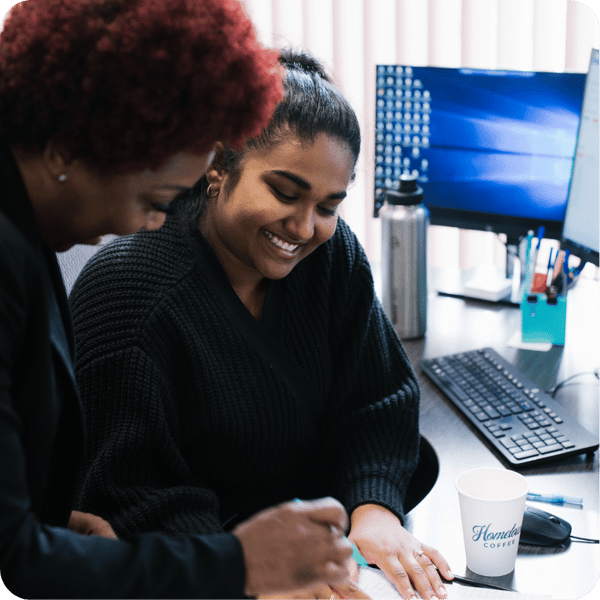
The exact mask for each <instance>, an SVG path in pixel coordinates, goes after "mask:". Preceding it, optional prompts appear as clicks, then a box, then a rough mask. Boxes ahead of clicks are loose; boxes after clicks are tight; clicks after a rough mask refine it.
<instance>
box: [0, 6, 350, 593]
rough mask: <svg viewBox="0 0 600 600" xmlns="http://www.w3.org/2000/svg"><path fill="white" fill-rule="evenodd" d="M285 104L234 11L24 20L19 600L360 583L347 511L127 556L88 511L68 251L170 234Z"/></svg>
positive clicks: (4, 524)
mask: <svg viewBox="0 0 600 600" xmlns="http://www.w3.org/2000/svg"><path fill="white" fill-rule="evenodd" d="M280 98H281V74H280V73H279V72H278V67H277V57H276V54H275V53H274V52H272V51H267V50H265V49H264V48H262V47H261V46H260V45H259V44H258V43H257V40H256V37H255V33H254V30H253V28H252V25H251V23H250V22H249V20H248V18H247V16H246V15H245V13H244V12H243V10H242V9H241V7H240V5H239V4H238V2H236V1H234V0H25V1H24V2H21V3H19V4H18V5H16V6H15V7H13V9H12V10H11V11H10V13H9V14H8V16H7V18H6V20H5V22H4V26H3V29H2V31H1V33H0V173H1V175H2V185H3V187H2V193H1V194H0V571H1V574H2V578H3V580H4V582H5V584H6V586H7V587H8V588H9V589H10V590H11V591H12V592H13V593H14V594H16V595H18V596H21V597H24V598H39V597H43V598H93V597H98V598H131V597H142V598H152V597H167V598H202V597H204V598H217V597H225V598H235V597H237V598H239V597H242V596H243V595H244V594H246V595H258V594H261V593H263V594H264V593H273V592H287V591H289V590H293V589H296V588H297V587H299V586H300V585H306V584H308V583H325V582H329V581H337V582H340V581H345V579H346V568H345V561H346V560H347V558H348V557H349V556H350V555H351V549H350V545H349V544H348V542H347V541H345V540H343V537H342V535H341V530H343V528H344V527H345V526H346V524H347V515H346V513H345V511H344V509H343V507H342V506H341V505H340V504H339V503H338V502H336V501H334V500H333V499H323V500H319V501H315V502H313V503H300V504H296V503H289V504H287V505H283V506H279V507H276V508H273V509H270V510H266V511H265V512H263V513H261V514H258V515H256V516H253V517H252V518H250V519H249V520H247V521H245V522H243V523H240V524H239V525H238V526H237V527H236V528H235V529H234V530H233V531H232V532H229V533H220V534H216V535H208V536H198V535H187V536H178V537H176V538H175V537H174V538H168V537H166V536H162V535H157V534H146V535H140V536H135V535H133V536H130V535H128V536H127V538H126V539H123V540H117V539H114V538H116V535H115V533H114V530H113V528H112V527H111V525H110V524H109V523H108V522H106V521H105V520H103V519H102V518H101V517H99V516H95V515H93V514H90V513H84V512H81V511H74V510H73V508H74V507H75V502H74V501H75V491H76V483H77V478H78V472H79V468H80V461H81V458H82V456H83V452H84V449H83V422H82V411H81V404H80V401H79V396H78V391H77V387H76V383H75V376H74V365H73V362H74V340H73V334H72V324H71V320H70V313H69V305H68V300H67V297H66V292H65V289H64V285H63V282H62V278H61V274H60V270H59V268H58V264H57V261H56V256H55V254H54V253H55V252H56V251H62V250H66V249H68V248H70V247H71V246H73V245H74V244H76V243H93V242H95V241H97V240H98V239H99V237H100V236H102V235H104V234H107V233H116V234H130V233H133V232H135V231H137V230H139V229H147V230H154V229H157V228H159V227H160V226H161V225H162V223H163V221H164V220H165V214H166V213H167V212H169V211H170V210H171V204H172V202H173V199H174V198H175V196H176V195H178V194H180V193H181V192H184V191H186V190H188V189H189V188H190V187H192V186H193V184H194V183H195V182H196V181H197V180H198V178H199V177H200V176H201V174H202V173H203V172H204V171H205V169H206V166H207V163H208V161H209V159H210V156H211V149H212V148H213V146H214V144H215V142H216V141H217V140H220V139H223V138H225V139H226V140H227V141H228V143H230V144H232V145H233V146H234V147H239V146H240V145H241V144H242V143H243V141H244V139H245V138H246V137H248V136H253V135H256V134H258V133H259V132H260V131H261V130H262V128H263V127H264V125H265V124H266V122H267V120H268V117H269V116H270V114H271V113H272V111H273V108H274V106H275V104H276V103H277V102H278V100H279V99H280ZM91 534H100V535H93V536H92V537H87V536H90V535H91ZM100 536H102V537H100ZM105 538H112V539H105ZM274 553H275V555H277V556H279V560H278V561H275V562H274V561H273V560H272V557H273V554H274Z"/></svg>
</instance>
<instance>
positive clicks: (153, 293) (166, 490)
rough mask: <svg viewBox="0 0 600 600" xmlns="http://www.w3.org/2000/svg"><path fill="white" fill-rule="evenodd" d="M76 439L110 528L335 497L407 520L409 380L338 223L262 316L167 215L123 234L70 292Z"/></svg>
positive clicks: (181, 527)
mask: <svg viewBox="0 0 600 600" xmlns="http://www.w3.org/2000/svg"><path fill="white" fill-rule="evenodd" d="M71 302H72V309H73V317H74V324H75V332H76V341H77V352H78V356H77V380H78V384H79V386H80V390H81V395H82V399H83V403H84V409H85V421H86V430H87V438H88V439H87V442H88V443H87V455H86V460H85V476H84V479H83V485H82V489H81V494H80V502H79V508H80V509H82V510H86V511H90V512H92V513H95V514H99V515H101V516H103V517H104V518H106V519H107V520H108V521H109V522H110V523H111V524H112V525H113V527H114V529H115V531H116V532H117V534H118V535H125V534H127V533H134V532H141V531H161V532H164V533H170V534H174V533H183V532H198V533H209V532H217V531H222V530H223V528H225V529H227V528H229V527H230V526H231V525H232V524H233V523H235V522H237V521H239V520H240V519H243V518H246V517H247V516H249V515H250V514H252V513H253V512H255V511H257V510H258V509H261V508H263V507H266V506H270V505H273V504H274V503H276V502H279V501H281V500H285V499H289V498H293V497H299V498H303V499H307V498H312V497H318V496H323V495H331V496H334V497H336V498H338V499H339V500H340V501H341V502H342V503H343V504H344V505H345V506H346V508H347V510H348V511H349V512H351V511H352V510H353V509H354V508H356V507H357V506H358V505H360V504H364V503H377V504H380V505H382V506H384V507H387V508H388V509H390V510H391V511H393V512H394V513H395V514H396V515H398V516H399V517H400V518H401V519H403V516H404V515H403V508H402V505H403V499H404V496H405V493H406V487H407V483H408V481H409V478H410V475H411V474H412V472H413V471H414V468H415V466H416V460H417V448H418V402H419V390H418V386H417V383H416V379H415V377H414V374H413V372H412V369H411V367H410V365H409V363H408V360H407V358H406V355H405V353H404V350H403V348H402V347H401V344H400V342H399V340H398V338H397V336H396V334H395V333H394V331H393V329H392V327H391V325H390V323H389V321H388V320H387V318H386V317H385V315H384V313H383V310H382V308H381V305H380V303H379V301H378V300H377V298H376V296H375V293H374V288H373V281H372V276H371V272H370V268H369V265H368V262H367V259H366V256H365V254H364V252H363V250H362V248H361V246H360V244H359V243H358V241H357V239H356V238H355V236H354V234H353V233H352V232H351V231H350V230H349V228H348V227H347V225H346V224H345V223H344V222H343V221H341V220H340V221H339V223H338V226H337V229H336V232H335V234H334V236H333V237H332V238H331V239H330V240H329V241H328V242H327V243H325V244H323V245H322V246H320V247H319V248H317V249H316V250H315V251H314V252H313V253H312V254H311V255H309V256H308V257H307V258H305V259H304V260H303V261H302V262H301V263H300V264H299V265H298V266H296V267H295V269H294V270H293V271H292V272H291V273H290V275H288V276H287V277H285V278H284V279H282V280H279V281H271V282H270V287H269V290H268V292H267V297H266V300H265V306H264V309H263V317H262V321H260V322H259V321H257V320H256V319H254V318H253V317H252V316H251V314H250V313H249V312H248V311H247V310H246V308H245V307H244V305H243V304H242V302H241V301H240V300H239V298H238V297H237V295H236V294H235V292H234V290H233V288H232V287H231V285H230V284H229V281H228V279H227V277H226V275H225V272H224V271H223V270H222V268H221V266H220V264H219V262H218V261H217V259H216V257H215V255H214V254H213V252H212V250H211V248H210V246H209V245H208V243H207V242H206V240H204V238H203V237H202V236H201V234H200V233H199V232H198V230H197V229H194V230H193V229H191V228H190V227H189V226H188V225H184V224H182V223H181V222H180V221H179V220H178V219H177V218H176V217H170V218H169V219H168V221H167V223H166V224H165V225H164V226H163V227H162V228H161V229H160V230H158V231H155V232H139V233H137V234H134V235H133V236H128V237H125V238H121V239H118V240H116V241H114V242H113V243H111V244H110V245H108V246H107V247H106V248H104V249H103V250H101V251H100V252H98V254H96V255H95V256H94V258H93V259H92V260H91V261H90V262H89V263H88V264H87V265H86V267H85V269H84V270H83V272H82V274H81V275H80V277H79V279H78V280H77V282H76V284H75V286H74V288H73V292H72V294H71Z"/></svg>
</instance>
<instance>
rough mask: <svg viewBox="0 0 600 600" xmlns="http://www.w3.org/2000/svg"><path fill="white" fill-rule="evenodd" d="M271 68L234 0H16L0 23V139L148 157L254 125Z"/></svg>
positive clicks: (98, 154) (266, 97) (97, 162)
mask: <svg viewBox="0 0 600 600" xmlns="http://www.w3.org/2000/svg"><path fill="white" fill-rule="evenodd" d="M281 78H282V77H281V73H280V72H279V71H278V69H277V53H276V52H274V51H270V50H266V49H264V48H263V47H262V46H260V44H259V43H258V42H257V40H256V35H255V31H254V28H253V26H252V24H251V22H250V21H249V19H248V17H247V15H246V14H245V12H244V11H243V9H242V7H241V6H240V4H239V3H238V2H237V1H235V0H25V1H24V2H21V3H20V4H17V5H16V6H15V7H13V8H12V10H11V11H10V13H9V14H8V16H7V18H6V21H5V23H4V29H3V30H2V33H1V34H0V138H2V139H3V140H4V141H5V142H6V143H8V144H11V145H14V146H16V147H19V148H20V149H22V150H25V151H29V152H41V151H42V150H43V149H44V148H45V147H46V145H47V143H48V141H49V140H50V139H53V140H56V141H57V142H58V143H59V144H60V145H61V147H62V148H63V149H64V150H65V151H66V152H67V153H68V155H69V156H70V157H71V158H77V159H81V160H84V161H86V163H87V164H88V165H89V166H90V167H93V168H96V169H97V170H99V171H113V172H128V171H134V170H138V169H144V168H148V167H150V168H157V167H159V166H160V165H161V164H163V163H164V162H165V161H166V160H167V159H168V158H169V157H170V156H172V155H173V154H175V153H177V152H179V151H184V150H185V151H188V152H192V153H196V154H202V153H204V152H207V151H208V150H209V149H210V148H211V147H212V145H213V144H214V142H215V141H216V140H227V141H228V142H229V143H231V144H233V145H235V146H240V145H241V144H242V143H243V141H244V139H246V138H248V137H252V136H255V135H257V134H259V133H260V131H261V130H262V128H263V126H264V125H266V123H267V122H268V120H269V117H270V116H271V114H272V112H273V109H274V107H275V105H276V104H277V102H278V101H279V100H280V98H281V95H282V84H281Z"/></svg>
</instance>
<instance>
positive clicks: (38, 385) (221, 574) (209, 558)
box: [0, 144, 245, 598]
mask: <svg viewBox="0 0 600 600" xmlns="http://www.w3.org/2000/svg"><path fill="white" fill-rule="evenodd" d="M0 177H1V180H2V189H1V191H0V572H1V575H2V579H3V580H4V583H5V584H6V586H7V587H8V589H9V590H10V591H12V592H13V593H14V594H16V595H18V596H21V597H23V598H40V597H44V598H137V597H141V598H156V597H157V598H160V597H168V598H218V597H225V598H236V597H237V598H241V597H243V586H244V576H245V575H244V567H243V555H242V550H241V546H240V544H239V541H238V540H237V538H236V537H235V536H233V535H232V534H218V535H213V536H202V537H201V536H193V535H190V536H181V537H177V538H175V537H173V538H168V537H164V536H161V535H158V534H144V535H141V536H137V537H132V538H129V539H127V540H126V541H125V540H119V541H115V540H108V539H105V538H100V537H97V536H93V537H85V536H81V535H78V534H75V533H73V532H72V531H69V530H68V529H65V527H66V524H67V522H68V518H69V514H70V512H71V509H72V508H73V499H74V492H75V485H76V478H77V472H78V467H79V462H80V459H81V457H82V454H83V421H82V411H81V404H80V401H79V397H78V393H77V387H76V383H75V377H74V373H73V360H74V342H73V335H72V328H71V317H70V311H69V305H68V300H67V297H66V292H65V289H64V285H63V282H62V278H61V274H60V270H59V267H58V263H57V261H56V256H55V255H54V253H53V252H52V251H51V250H50V249H49V248H48V247H47V246H45V244H44V243H43V242H42V240H41V238H40V235H39V233H38V231H37V228H36V225H35V220H34V214H33V210H32V208H31V204H30V202H29V199H28V197H27V194H26V191H25V188H24V185H23V182H22V180H21V177H20V174H19V171H18V169H17V166H16V164H15V162H14V159H13V157H12V154H11V153H10V151H9V150H8V148H7V147H6V145H5V144H0Z"/></svg>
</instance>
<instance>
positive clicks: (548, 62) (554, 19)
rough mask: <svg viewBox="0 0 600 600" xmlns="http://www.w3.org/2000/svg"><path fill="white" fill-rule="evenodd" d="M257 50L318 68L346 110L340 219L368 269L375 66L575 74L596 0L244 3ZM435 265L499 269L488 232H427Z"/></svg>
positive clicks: (499, 255)
mask: <svg viewBox="0 0 600 600" xmlns="http://www.w3.org/2000/svg"><path fill="white" fill-rule="evenodd" d="M243 3H244V4H245V6H246V9H247V11H248V13H249V15H250V16H251V17H252V19H253V21H254V23H255V24H256V28H257V31H258V33H259V36H260V38H261V40H262V41H263V43H265V44H267V45H272V46H275V47H282V46H284V45H292V46H301V47H304V48H307V49H308V50H310V51H311V52H312V53H313V54H315V55H316V56H317V57H319V58H320V59H322V60H323V61H324V62H325V63H326V64H327V65H328V67H329V68H330V69H331V71H332V73H333V75H334V77H335V79H336V81H337V82H338V84H339V85H340V87H341V88H342V89H343V91H344V93H345V94H346V96H347V97H348V99H349V100H350V102H351V103H352V105H353V106H354V108H355V110H356V112H357V114H358V117H359V119H360V122H361V130H362V134H363V146H362V152H361V158H360V161H359V164H358V168H357V180H356V182H355V183H354V185H353V187H352V188H351V190H349V195H348V198H347V199H346V200H345V201H344V204H343V208H342V216H343V217H344V219H345V220H346V221H347V222H348V223H349V225H350V226H351V227H352V229H353V230H354V231H355V233H356V234H357V236H358V237H359V239H360V241H361V243H362V244H363V245H364V247H365V250H366V252H367V255H368V256H369V259H370V260H371V261H372V262H373V263H378V262H379V261H380V256H381V254H380V253H381V249H380V244H381V241H380V224H379V221H378V220H377V219H374V218H373V216H372V213H373V209H372V207H373V177H374V174H373V162H374V157H373V147H374V141H373V140H374V115H375V105H374V100H375V65H376V64H382V63H384V64H385V63H392V64H393V63H401V64H402V63H404V64H413V65H433V66H438V67H461V66H464V67H473V68H502V69H516V70H539V71H559V72H560V71H564V70H568V71H578V72H585V71H586V70H587V68H588V63H589V57H590V52H591V48H592V47H596V48H597V47H598V46H599V42H600V26H599V23H598V17H597V15H599V14H600V0H581V1H578V0H243ZM429 256H430V261H431V263H432V264H433V265H434V266H460V267H461V268H468V267H469V266H472V265H474V264H482V263H495V264H499V265H502V264H503V263H504V256H505V253H504V247H503V245H502V244H501V243H500V242H499V241H498V238H497V236H495V235H494V234H491V233H487V232H477V231H459V230H455V229H451V228H447V227H432V231H431V236H430V253H429Z"/></svg>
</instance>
